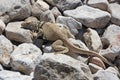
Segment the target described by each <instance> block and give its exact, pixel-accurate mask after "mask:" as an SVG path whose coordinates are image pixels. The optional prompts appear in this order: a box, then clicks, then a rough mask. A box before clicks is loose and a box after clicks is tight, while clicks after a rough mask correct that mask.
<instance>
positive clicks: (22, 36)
mask: <svg viewBox="0 0 120 80" xmlns="http://www.w3.org/2000/svg"><path fill="white" fill-rule="evenodd" d="M21 23H22V22H11V23H8V25H7V27H6V28H5V33H6V37H7V38H8V39H9V40H13V41H17V42H32V37H33V36H32V34H31V32H30V30H25V29H23V28H21Z"/></svg>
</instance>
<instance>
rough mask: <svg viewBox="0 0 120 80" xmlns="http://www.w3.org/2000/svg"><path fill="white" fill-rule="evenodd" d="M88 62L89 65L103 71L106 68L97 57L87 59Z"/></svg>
mask: <svg viewBox="0 0 120 80" xmlns="http://www.w3.org/2000/svg"><path fill="white" fill-rule="evenodd" d="M88 61H89V64H90V63H92V64H95V65H97V66H99V67H101V68H102V69H105V68H106V66H105V64H104V63H103V61H102V60H101V59H100V58H98V57H92V58H89V60H88Z"/></svg>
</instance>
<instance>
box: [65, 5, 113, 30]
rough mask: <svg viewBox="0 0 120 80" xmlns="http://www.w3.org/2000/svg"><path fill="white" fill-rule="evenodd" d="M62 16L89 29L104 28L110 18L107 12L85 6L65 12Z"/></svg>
mask: <svg viewBox="0 0 120 80" xmlns="http://www.w3.org/2000/svg"><path fill="white" fill-rule="evenodd" d="M64 15H66V16H70V17H73V18H75V19H76V20H78V21H79V22H81V23H82V24H83V25H85V26H86V27H89V28H104V27H105V26H106V25H107V24H108V22H109V20H110V18H111V15H110V14H109V13H108V12H105V11H102V10H100V9H96V8H92V7H89V6H86V5H84V6H80V7H77V8H76V9H73V10H66V11H64Z"/></svg>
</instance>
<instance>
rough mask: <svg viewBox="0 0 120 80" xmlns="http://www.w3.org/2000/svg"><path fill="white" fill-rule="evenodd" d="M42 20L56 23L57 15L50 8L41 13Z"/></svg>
mask: <svg viewBox="0 0 120 80" xmlns="http://www.w3.org/2000/svg"><path fill="white" fill-rule="evenodd" d="M40 21H45V22H52V23H55V17H54V15H53V13H52V12H51V11H50V10H47V11H45V12H42V13H41V15H40Z"/></svg>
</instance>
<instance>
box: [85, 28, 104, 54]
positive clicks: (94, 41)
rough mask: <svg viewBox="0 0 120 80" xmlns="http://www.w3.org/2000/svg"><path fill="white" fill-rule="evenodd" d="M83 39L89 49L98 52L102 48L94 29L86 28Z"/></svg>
mask: <svg viewBox="0 0 120 80" xmlns="http://www.w3.org/2000/svg"><path fill="white" fill-rule="evenodd" d="M84 40H85V43H86V45H87V46H88V48H89V49H90V50H93V51H97V52H99V51H100V50H101V49H102V42H101V39H100V37H99V35H98V33H97V32H96V31H95V30H93V29H91V28H88V29H87V32H86V33H85V34H84Z"/></svg>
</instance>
